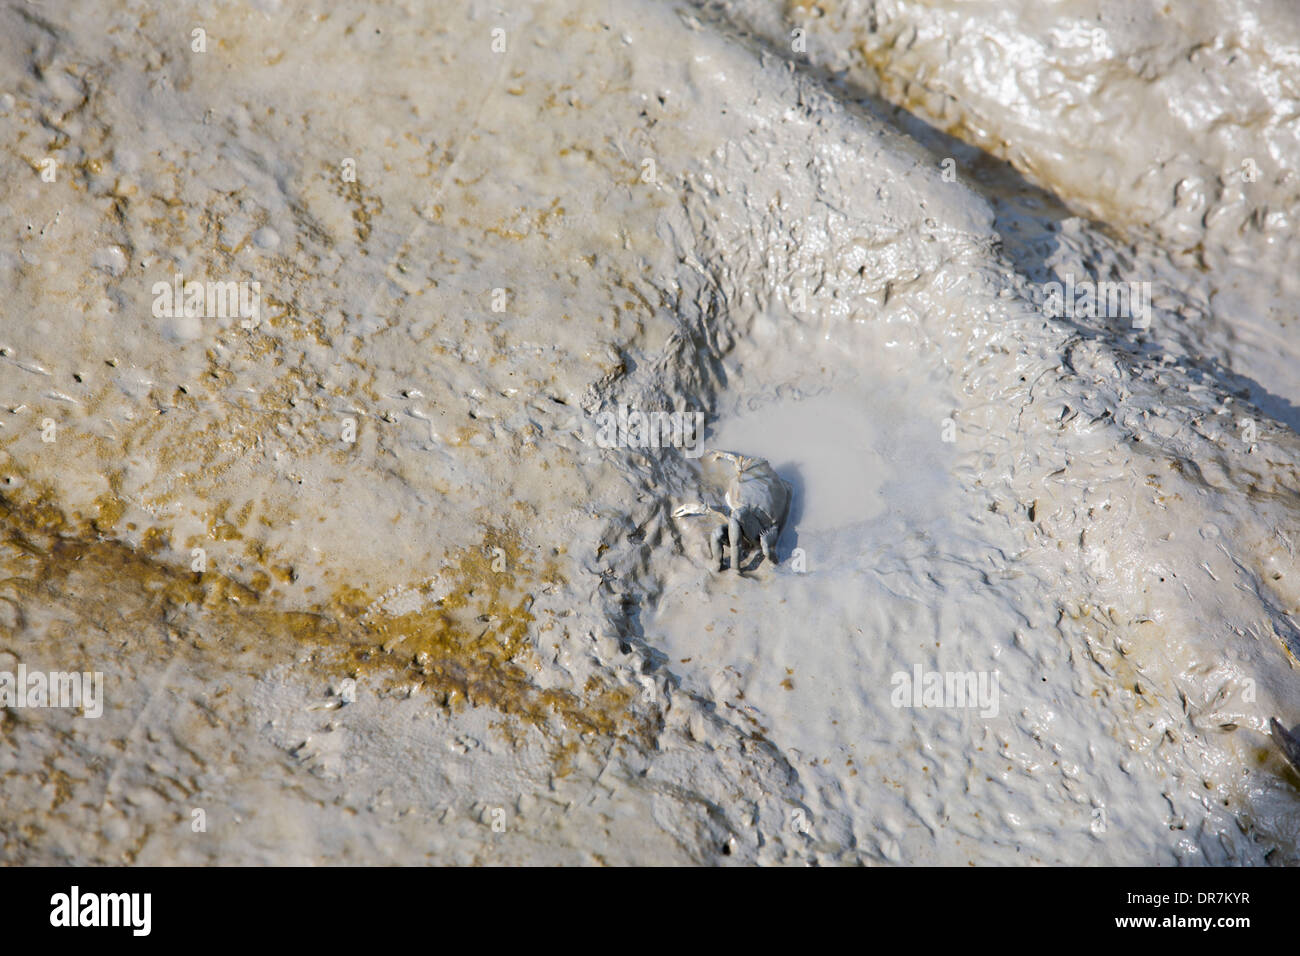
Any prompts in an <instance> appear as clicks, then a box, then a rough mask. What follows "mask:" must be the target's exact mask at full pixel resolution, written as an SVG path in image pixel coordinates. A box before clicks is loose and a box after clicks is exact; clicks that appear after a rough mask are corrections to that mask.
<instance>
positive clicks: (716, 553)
mask: <svg viewBox="0 0 1300 956" xmlns="http://www.w3.org/2000/svg"><path fill="white" fill-rule="evenodd" d="M726 533H727V526H726V525H725V524H720V525H718V526H717V527H716V528H714V529H713V534H712V535H710V536H709V554H711V555H712V556H713V563H714V564H716V565H717V566H718V570H719V571H721V570H722V536H723V535H724V534H726Z"/></svg>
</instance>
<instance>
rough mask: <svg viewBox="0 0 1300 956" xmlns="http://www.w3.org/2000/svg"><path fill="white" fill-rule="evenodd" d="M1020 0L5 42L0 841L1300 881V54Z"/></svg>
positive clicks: (1093, 7) (489, 12)
mask: <svg viewBox="0 0 1300 956" xmlns="http://www.w3.org/2000/svg"><path fill="white" fill-rule="evenodd" d="M1012 6H1015V5H1012ZM1029 6H1030V5H1028V4H1026V5H1024V9H1021V10H1012V9H1011V8H1010V7H1007V5H992V4H990V5H984V4H969V3H939V4H934V3H928V4H926V5H924V7H922V5H920V4H909V3H901V2H900V3H890V4H885V3H848V4H835V5H833V6H832V5H831V4H826V3H816V4H809V5H804V6H783V5H780V4H763V3H757V2H753V3H716V4H708V5H707V6H704V5H701V6H695V5H692V4H681V3H678V4H670V3H657V2H648V0H646V2H637V0H619V2H615V3H609V2H607V0H602V2H599V3H596V2H584V0H572V2H565V3H559V4H535V5H530V4H517V5H508V6H506V7H503V8H497V7H495V6H493V5H491V4H487V3H469V4H465V3H455V4H452V3H440V2H434V3H428V4H420V5H409V6H408V5H402V4H360V3H347V2H345V3H342V4H330V5H321V6H313V5H310V4H305V3H301V4H300V3H279V2H269V0H268V2H263V3H260V4H253V5H251V6H249V7H235V6H234V5H206V4H196V5H186V4H179V5H170V4H169V5H165V6H160V7H158V8H154V7H152V6H147V5H143V4H137V3H130V2H117V0H111V2H106V3H102V4H97V5H94V6H93V8H92V9H89V10H86V9H82V8H81V7H77V8H76V9H73V6H72V5H71V4H68V5H59V4H47V5H46V6H44V7H42V11H41V13H40V14H39V15H37V14H35V13H32V12H30V10H28V9H27V8H25V7H19V6H15V7H8V8H5V9H4V10H3V11H0V24H2V26H0V69H3V71H4V76H3V83H0V86H3V88H4V89H5V90H7V91H9V92H8V93H6V94H5V95H4V96H3V97H0V126H2V127H3V128H4V131H5V135H6V141H7V142H8V143H9V144H10V148H9V149H8V150H6V151H5V152H4V153H3V154H0V163H3V164H4V165H3V170H0V172H3V183H4V186H3V187H0V207H2V208H3V211H4V216H3V222H4V228H5V229H6V230H8V234H7V235H6V236H5V239H4V241H3V242H0V292H2V293H3V298H2V301H3V305H0V310H2V311H0V314H2V315H3V320H2V321H0V533H2V536H3V537H2V544H0V671H16V670H17V669H18V667H19V666H20V665H21V666H23V667H24V668H26V670H27V671H29V672H35V671H38V670H39V671H44V672H72V671H76V672H82V673H92V674H94V673H100V674H102V675H103V679H104V680H103V687H104V691H103V698H104V699H103V701H102V705H103V714H102V716H100V717H98V718H94V719H86V718H83V717H81V716H80V715H79V711H78V710H77V709H76V708H71V707H34V708H32V707H6V708H4V709H3V710H0V837H2V842H0V859H3V860H4V861H6V862H19V863H53V862H64V861H73V862H86V863H119V862H139V863H205V862H221V863H251V862H281V863H338V862H422V861H430V862H442V863H475V862H498V863H500V862H508V863H566V864H567V863H606V864H621V863H674V862H683V863H733V862H739V863H754V862H759V863H784V864H806V863H827V864H835V863H857V862H866V863H881V864H916V863H944V864H965V863H977V864H980V863H990V864H1003V863H1020V862H1035V863H1051V864H1070V865H1077V864H1107V863H1109V864H1120V863H1161V864H1164V863H1175V862H1183V863H1207V864H1228V863H1232V864H1263V863H1273V864H1279V863H1292V864H1293V863H1296V862H1300V853H1298V852H1297V848H1296V837H1295V835H1296V833H1297V832H1300V791H1298V790H1297V787H1298V786H1300V779H1297V777H1296V775H1295V773H1294V772H1293V771H1292V770H1290V769H1289V768H1288V767H1287V765H1286V764H1285V762H1284V761H1283V759H1282V758H1281V756H1280V755H1279V754H1278V752H1277V750H1276V748H1275V747H1274V746H1273V744H1272V742H1271V740H1270V737H1269V720H1270V718H1271V717H1273V716H1277V717H1279V718H1281V719H1282V721H1283V722H1284V723H1286V724H1287V725H1288V726H1293V725H1294V724H1295V723H1296V722H1297V721H1300V684H1298V683H1297V679H1296V673H1295V665H1296V653H1297V651H1298V650H1300V629H1298V628H1297V625H1296V615H1297V613H1300V609H1298V608H1297V604H1300V579H1298V578H1297V572H1296V568H1295V560H1294V550H1295V544H1296V541H1297V536H1298V535H1300V499H1298V498H1297V493H1298V490H1300V489H1298V488H1297V485H1298V484H1300V479H1298V478H1297V475H1298V474H1300V472H1298V471H1297V464H1300V439H1298V438H1297V435H1296V433H1295V431H1294V429H1295V428H1296V427H1297V424H1298V423H1300V419H1297V418H1296V414H1295V404H1293V403H1294V402H1295V401H1297V400H1300V383H1298V382H1297V380H1296V377H1295V374H1294V369H1295V367H1296V366H1295V364H1294V362H1293V361H1291V358H1290V356H1293V355H1294V351H1293V350H1294V342H1295V338H1294V334H1293V332H1292V331H1291V329H1290V325H1291V323H1292V321H1293V318H1294V316H1293V312H1291V311H1289V305H1288V303H1289V301H1291V299H1293V296H1290V295H1289V292H1290V291H1291V284H1293V282H1294V274H1295V270H1294V268H1293V266H1294V262H1293V260H1294V256H1295V252H1294V245H1293V244H1290V243H1288V242H1287V241H1286V240H1287V238H1288V236H1289V231H1290V226H1291V225H1292V220H1293V217H1294V215H1295V183H1296V179H1295V171H1294V169H1293V168H1292V166H1291V165H1290V164H1291V163H1293V162H1294V157H1295V156H1296V155H1297V153H1296V151H1295V150H1294V149H1290V148H1289V146H1288V144H1289V143H1291V140H1289V139H1287V137H1292V138H1294V135H1295V124H1294V121H1293V120H1289V119H1288V117H1290V116H1292V115H1293V112H1294V110H1293V107H1294V101H1295V98H1294V93H1293V91H1292V89H1291V86H1290V85H1289V84H1291V83H1292V82H1293V81H1292V80H1290V79H1288V77H1293V76H1294V75H1295V73H1294V69H1293V68H1292V67H1293V65H1294V63H1293V59H1294V57H1295V55H1296V54H1295V52H1294V50H1295V46H1294V44H1292V43H1291V39H1293V36H1292V34H1293V33H1294V28H1293V27H1292V26H1291V25H1290V20H1289V19H1288V17H1287V15H1286V13H1285V10H1284V8H1283V6H1282V5H1281V4H1277V5H1270V4H1255V5H1252V6H1251V11H1252V13H1251V17H1249V18H1245V19H1242V18H1234V16H1235V15H1234V10H1235V9H1236V7H1235V6H1234V5H1232V4H1227V3H1205V4H1201V5H1200V7H1201V13H1202V14H1203V15H1202V16H1199V17H1189V16H1186V15H1184V14H1183V13H1181V12H1180V13H1178V14H1173V13H1169V12H1165V13H1163V14H1162V13H1158V12H1153V13H1151V14H1150V15H1149V16H1147V15H1145V14H1144V15H1143V18H1135V17H1134V16H1132V15H1130V14H1128V13H1126V12H1125V11H1126V10H1127V9H1128V7H1127V5H1118V4H1106V3H1093V2H1074V0H1072V2H1071V3H1068V4H1057V5H1054V6H1053V7H1052V8H1051V10H1052V14H1051V16H1050V17H1048V16H1047V14H1045V13H1031V12H1030V11H1029ZM1035 9H1037V6H1036V5H1035ZM1153 9H1154V8H1153ZM1181 9H1182V8H1180V10H1181ZM1003 10H1009V11H1011V12H996V11H1003ZM927 11H930V12H927ZM1211 22H1231V23H1233V24H1235V25H1234V26H1232V27H1231V29H1230V30H1228V31H1227V32H1222V31H1221V32H1218V33H1214V35H1213V36H1212V37H1210V40H1207V39H1206V37H1205V36H1203V35H1202V34H1203V33H1204V32H1205V30H1206V29H1208V28H1207V27H1206V26H1205V24H1207V23H1211ZM1097 31H1100V34H1099V33H1098V32H1097ZM1287 31H1292V33H1288V32H1287ZM1099 37H1100V38H1099ZM1214 37H1225V38H1226V39H1222V40H1221V41H1217V42H1210V41H1213V40H1214ZM1188 63H1192V64H1194V65H1195V68H1196V70H1199V73H1198V74H1197V75H1204V76H1206V77H1218V78H1219V79H1218V80H1217V82H1218V86H1217V87H1216V88H1215V97H1217V99H1216V98H1211V99H1209V100H1207V99H1206V98H1205V97H1201V96H1200V93H1198V92H1197V89H1199V88H1195V89H1194V88H1192V87H1190V86H1188V83H1189V80H1188V77H1189V76H1191V74H1190V73H1188V70H1189V69H1191V67H1189V66H1188V65H1187V64H1188ZM1243 63H1244V64H1246V66H1243ZM322 64H327V67H322ZM1012 66H1014V67H1015V69H1014V70H1012V69H1011V67H1012ZM1067 67H1068V68H1067ZM997 76H1003V77H1004V80H1003V82H1002V84H1001V85H998V84H996V83H995V82H994V78H995V77H997ZM1098 78H1101V79H1100V80H1098ZM1204 82H1205V83H1208V82H1211V81H1210V80H1208V79H1207V80H1205V81H1204ZM1098 83H1100V86H1099V85H1098ZM1198 97H1199V98H1198ZM1215 102H1217V103H1219V104H1220V105H1221V106H1223V109H1222V110H1220V111H1219V113H1216V114H1214V115H1211V112H1213V111H1212V110H1211V106H1207V105H1205V104H1206V103H1211V105H1212V104H1213V103H1215ZM1191 103H1199V104H1201V106H1200V112H1195V111H1193V110H1192V109H1191V107H1190V106H1189V105H1188V104H1191ZM1231 104H1236V105H1235V106H1233V108H1232V109H1231V110H1229V109H1228V106H1229V105H1231ZM1072 107H1073V108H1072ZM1086 107H1092V109H1091V110H1089V109H1088V108H1086ZM1207 110H1210V111H1211V112H1207ZM1145 115H1153V116H1159V117H1160V119H1159V121H1158V122H1154V121H1153V122H1152V123H1151V124H1149V125H1147V124H1141V129H1143V130H1148V129H1149V131H1150V132H1149V135H1145V136H1141V137H1139V136H1138V135H1137V133H1138V130H1139V126H1138V121H1137V120H1136V119H1134V117H1141V116H1145ZM1120 117H1129V119H1128V120H1127V121H1126V122H1125V123H1120V122H1119V118H1120ZM1207 124H1208V126H1209V127H1212V128H1213V130H1214V131H1215V132H1214V135H1213V136H1209V137H1207V136H1206V133H1205V130H1206V128H1207ZM1224 124H1227V126H1228V127H1231V130H1230V131H1231V134H1232V135H1228V133H1226V132H1224V130H1225V128H1226V127H1225V126H1224ZM1047 131H1051V133H1052V135H1051V136H1050V137H1049V136H1047V135H1046V133H1047ZM1241 143H1246V144H1247V145H1246V146H1240V145H1239V144H1241ZM1207 144H1208V145H1207ZM1239 150H1240V151H1245V152H1248V154H1249V155H1238V151H1239ZM1246 159H1250V160H1252V163H1251V165H1249V166H1247V165H1245V164H1244V161H1245V160H1246ZM1243 170H1253V172H1252V173H1251V178H1250V179H1248V180H1244V179H1242V178H1241V176H1242V172H1243ZM1233 177H1236V178H1235V179H1234V178H1233ZM178 277H179V278H178ZM1054 281H1056V282H1061V283H1063V284H1064V283H1066V282H1067V281H1068V282H1069V283H1070V286H1071V288H1074V287H1077V286H1078V285H1079V283H1084V282H1090V283H1097V282H1101V281H1105V282H1123V283H1139V284H1145V285H1143V286H1142V288H1143V289H1145V290H1148V291H1149V292H1150V296H1149V299H1148V300H1147V301H1149V304H1150V308H1149V312H1148V313H1147V314H1146V315H1145V316H1144V318H1143V320H1142V321H1134V317H1133V316H1130V315H1122V316H1116V315H1107V314H1104V313H1105V310H1104V309H1097V308H1091V309H1088V308H1084V309H1079V310H1071V312H1070V314H1055V313H1053V312H1052V311H1051V310H1045V309H1044V307H1043V299H1042V296H1041V294H1040V293H1041V290H1042V289H1043V288H1044V287H1045V286H1047V285H1048V284H1050V283H1051V282H1054ZM189 283H194V284H201V286H198V287H197V288H196V289H195V290H194V294H193V295H191V294H190V291H189V290H188V288H187V286H188V284H189ZM209 284H211V286H210V285H209ZM178 286H179V290H180V294H179V295H178V294H177V291H176V290H177V288H178ZM209 289H211V291H209ZM622 407H627V408H630V409H634V410H637V411H640V412H643V413H645V414H647V415H648V414H650V413H656V412H657V413H664V414H668V413H674V414H677V415H680V416H690V420H691V421H694V420H695V419H694V416H695V415H697V414H703V416H704V422H705V434H704V444H705V445H706V446H707V447H711V448H726V449H730V450H734V451H738V452H742V453H745V454H750V455H760V456H763V457H765V458H767V459H768V460H769V461H770V462H771V463H772V464H773V465H774V466H775V467H776V469H777V471H778V472H779V473H780V474H781V475H782V477H783V478H785V480H786V481H788V482H789V483H790V485H791V486H792V488H793V490H794V495H795V496H794V505H793V512H792V514H791V516H790V520H789V523H788V525H787V527H786V529H785V532H784V535H783V537H782V539H781V541H780V544H779V553H780V557H781V560H780V562H779V563H778V564H775V565H773V564H769V563H766V562H757V563H755V564H753V566H752V567H751V566H748V565H747V566H746V570H745V571H743V573H738V572H736V571H733V570H727V571H723V572H718V571H717V570H715V569H714V568H712V567H710V562H709V560H708V559H707V554H708V542H707V536H708V524H707V522H703V521H699V520H694V519H690V518H685V519H675V518H673V517H672V513H673V511H674V510H675V509H676V508H677V507H678V506H679V505H681V504H682V503H684V502H688V501H692V500H696V499H698V498H700V497H701V496H702V495H707V494H709V493H710V487H711V482H713V481H714V478H713V477H712V476H711V475H710V474H709V473H708V470H707V468H705V467H703V463H702V462H701V461H700V460H699V459H697V458H696V457H695V454H694V452H695V451H698V449H687V448H676V447H642V444H643V443H639V442H638V443H618V442H615V443H613V444H614V447H608V446H609V445H610V444H611V443H610V442H606V441H597V440H594V437H593V436H594V435H595V434H596V433H597V428H598V423H599V422H600V421H601V420H602V418H601V416H602V415H606V414H609V413H614V412H616V411H617V410H618V409H620V408H622ZM604 420H608V419H604Z"/></svg>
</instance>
